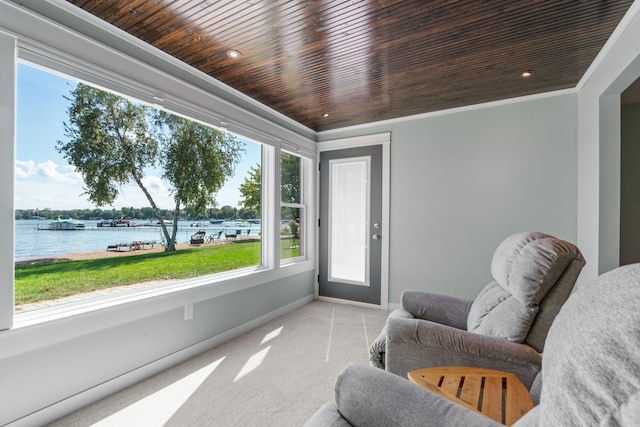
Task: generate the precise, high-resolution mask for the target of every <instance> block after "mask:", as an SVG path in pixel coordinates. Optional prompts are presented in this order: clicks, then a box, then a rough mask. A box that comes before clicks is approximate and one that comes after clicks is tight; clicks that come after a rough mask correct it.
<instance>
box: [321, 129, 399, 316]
mask: <svg viewBox="0 0 640 427" xmlns="http://www.w3.org/2000/svg"><path fill="white" fill-rule="evenodd" d="M369 145H381V146H382V221H381V222H382V230H383V232H382V239H381V241H380V243H381V245H382V246H381V249H382V254H381V265H380V305H377V304H369V303H363V302H357V301H348V300H342V299H337V298H330V297H323V296H320V290H319V286H320V283H319V281H318V277H319V274H320V248H319V241H320V239H319V236H318V227H316V239H315V240H316V254H317V256H316V280H315V293H316V298H317V299H320V300H324V301H332V302H339V303H344V304H352V305H360V306H365V307H379V308H382V309H384V310H388V309H389V235H390V231H391V230H390V228H389V226H390V221H389V208H390V203H389V200H390V197H389V190H390V182H391V169H390V158H389V157H390V154H391V132H385V133H378V134H373V135H363V136H356V137H351V138H341V139H334V140H330V141H322V142H318V143H317V156H316V157H317V163H318V167H319V166H320V153H321V152H323V151H334V150H343V149H346V148H356V147H365V146H369ZM317 170H318V169H316V171H317ZM316 218H318V219H319V218H320V177H318V179H316Z"/></svg>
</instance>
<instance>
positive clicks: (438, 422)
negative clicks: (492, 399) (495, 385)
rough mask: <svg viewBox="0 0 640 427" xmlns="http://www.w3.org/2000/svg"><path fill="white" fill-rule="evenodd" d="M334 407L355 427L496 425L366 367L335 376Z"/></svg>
mask: <svg viewBox="0 0 640 427" xmlns="http://www.w3.org/2000/svg"><path fill="white" fill-rule="evenodd" d="M335 400H336V406H337V409H338V411H339V412H340V414H342V416H343V417H344V418H345V419H346V420H347V421H348V422H349V423H351V424H352V425H354V426H356V427H378V426H379V427H391V426H393V427H415V426H422V425H429V426H432V427H438V426H441V427H449V426H477V427H481V426H495V427H497V426H500V425H501V424H498V423H496V422H495V421H493V420H491V419H490V418H488V417H485V416H483V415H480V414H478V413H476V412H473V411H470V410H468V409H466V408H465V407H464V406H461V405H458V404H456V403H453V402H451V401H449V400H447V399H445V398H443V397H440V396H438V395H436V394H434V393H431V392H429V391H427V390H426V389H424V388H422V387H420V386H418V385H416V384H413V383H411V382H409V381H408V380H407V379H405V378H401V377H399V376H397V375H394V374H391V373H389V372H386V371H383V370H382V369H377V368H373V367H370V366H362V365H352V366H349V367H348V368H347V369H345V370H344V371H343V372H342V374H340V376H339V377H338V380H337V381H336V385H335Z"/></svg>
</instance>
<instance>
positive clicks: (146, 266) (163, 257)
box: [14, 239, 296, 305]
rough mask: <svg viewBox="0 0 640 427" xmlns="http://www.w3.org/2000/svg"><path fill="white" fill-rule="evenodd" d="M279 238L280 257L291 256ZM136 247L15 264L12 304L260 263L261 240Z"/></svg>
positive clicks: (228, 269)
mask: <svg viewBox="0 0 640 427" xmlns="http://www.w3.org/2000/svg"><path fill="white" fill-rule="evenodd" d="M289 246H290V245H289V240H288V239H283V240H282V244H281V248H282V249H281V256H282V257H284V258H288V257H291V256H295V255H296V254H295V253H293V251H295V250H296V249H292V248H289ZM177 248H178V250H176V251H175V252H164V249H163V248H161V247H160V248H154V249H145V250H138V251H131V252H129V251H123V252H114V251H104V252H102V251H101V252H85V253H77V254H69V255H61V256H55V257H48V258H41V259H37V260H25V261H20V262H16V265H15V281H14V285H15V304H16V305H21V304H27V303H33V302H39V301H47V300H53V299H56V298H62V297H65V296H69V295H75V294H79V293H84V292H91V291H95V290H99V289H105V288H111V287H115V286H126V285H131V284H135V283H143V282H148V281H155V280H173V279H187V278H190V277H197V276H203V275H207V274H215V273H221V272H224V271H230V270H235V269H239V268H244V267H250V266H254V265H259V264H260V241H259V240H243V241H238V242H232V243H229V244H214V245H200V246H191V245H189V244H180V245H178V247H177Z"/></svg>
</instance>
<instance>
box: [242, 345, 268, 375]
mask: <svg viewBox="0 0 640 427" xmlns="http://www.w3.org/2000/svg"><path fill="white" fill-rule="evenodd" d="M270 349H271V346H269V347H267V348H265V349H263V350H260V351H259V352H257V353H256V354H254V355H253V356H251V357H250V358H249V360H247V363H245V364H244V366H243V367H242V369H241V370H240V372H239V373H238V375H237V376H236V377H235V378H234V379H233V382H236V381H238V380H239V379H240V378H242V377H244V376H245V375H247V374H249V373H251V372H253V371H255V370H256V369H258V367H259V366H260V365H261V364H262V362H263V361H264V358H265V357H267V353H269V350H270Z"/></svg>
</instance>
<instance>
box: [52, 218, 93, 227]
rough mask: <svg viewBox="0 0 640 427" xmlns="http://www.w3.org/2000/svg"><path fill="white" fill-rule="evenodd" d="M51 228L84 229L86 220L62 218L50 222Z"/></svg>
mask: <svg viewBox="0 0 640 427" xmlns="http://www.w3.org/2000/svg"><path fill="white" fill-rule="evenodd" d="M49 230H84V222H81V221H78V220H77V219H72V218H60V217H58V219H57V220H55V221H54V222H52V223H50V224H49Z"/></svg>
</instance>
